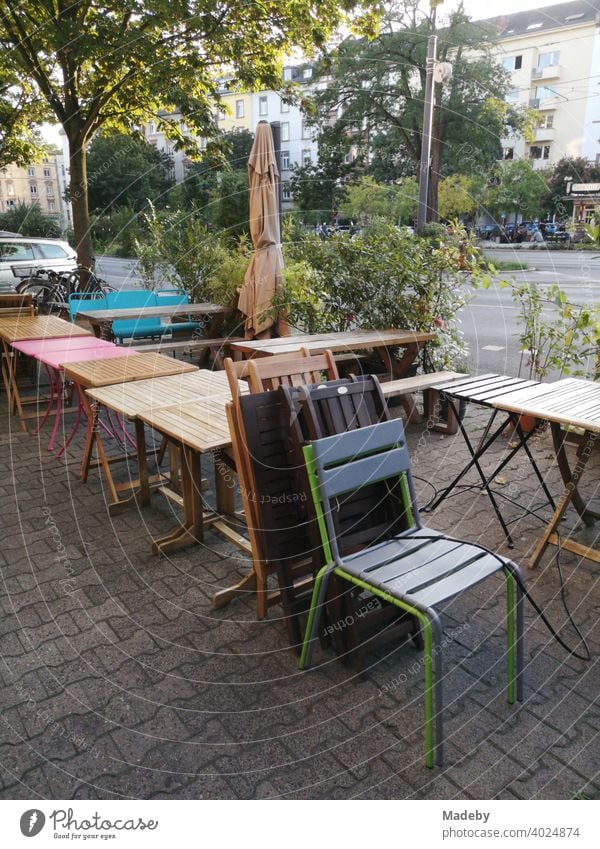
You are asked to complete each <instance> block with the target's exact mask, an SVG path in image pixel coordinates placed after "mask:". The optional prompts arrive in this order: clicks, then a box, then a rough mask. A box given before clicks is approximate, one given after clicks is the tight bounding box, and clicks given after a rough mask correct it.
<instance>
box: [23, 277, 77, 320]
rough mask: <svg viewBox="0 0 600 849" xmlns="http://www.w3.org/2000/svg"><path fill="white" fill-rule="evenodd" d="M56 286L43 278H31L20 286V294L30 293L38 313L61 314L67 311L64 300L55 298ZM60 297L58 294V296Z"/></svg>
mask: <svg viewBox="0 0 600 849" xmlns="http://www.w3.org/2000/svg"><path fill="white" fill-rule="evenodd" d="M56 290H57V287H56V286H53V285H52V284H51V283H47V282H45V281H43V280H37V281H36V280H31V281H30V282H29V283H26V284H25V285H24V286H22V287H21V288H20V291H19V294H20V295H31V299H32V301H33V305H34V306H35V309H36V312H37V313H38V315H51V314H52V315H61V314H62V313H64V312H65V309H66V311H67V312H68V308H67V305H66V304H65V303H64V301H60V300H57V291H56ZM58 297H59V298H60V295H59V296H58Z"/></svg>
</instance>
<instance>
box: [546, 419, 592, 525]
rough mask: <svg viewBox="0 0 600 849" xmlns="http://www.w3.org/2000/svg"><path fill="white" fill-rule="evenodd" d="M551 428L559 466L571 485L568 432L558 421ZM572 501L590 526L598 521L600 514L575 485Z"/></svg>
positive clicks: (565, 480) (562, 474) (565, 481)
mask: <svg viewBox="0 0 600 849" xmlns="http://www.w3.org/2000/svg"><path fill="white" fill-rule="evenodd" d="M551 428H552V442H553V443H554V450H555V452H556V460H557V463H558V468H559V470H560V474H561V477H562V479H563V483H564V485H565V486H569V485H570V483H571V482H572V476H571V466H570V464H569V458H568V457H567V452H566V448H565V439H566V433H565V432H564V431H563V430H562V429H561V426H560V425H559V424H556V422H551ZM572 501H573V506H574V507H575V509H576V510H577V512H578V513H579V515H580V516H581V518H582V520H583V521H584V522H585V524H586V525H587V526H588V527H591V526H592V525H593V524H594V522H595V521H596V519H600V514H598V513H595V512H594V511H593V510H589V509H588V507H587V505H586V504H585V502H584V500H583V498H582V497H581V495H580V494H579V491H578V490H577V487H575V488H574V490H573V495H572Z"/></svg>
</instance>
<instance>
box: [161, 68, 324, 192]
mask: <svg viewBox="0 0 600 849" xmlns="http://www.w3.org/2000/svg"><path fill="white" fill-rule="evenodd" d="M283 80H284V81H285V82H293V83H296V84H297V85H299V86H300V87H301V88H302V90H310V89H311V88H312V85H313V84H312V68H311V67H310V65H301V66H291V65H290V66H286V67H285V68H284V69H283ZM219 95H220V98H221V100H220V103H219V105H218V106H216V107H215V118H216V122H217V126H218V128H219V130H220V131H221V132H224V133H229V132H235V131H241V130H248V131H249V132H254V130H255V128H256V125H257V124H258V122H259V121H268V122H269V123H274V122H279V124H280V132H281V183H282V194H283V201H284V204H286V205H287V204H290V203H291V195H290V191H289V179H290V176H291V172H292V169H293V168H294V167H296V166H298V165H311V164H316V162H317V154H318V146H317V142H316V140H315V137H314V132H313V131H311V129H310V128H309V127H308V125H307V123H306V120H305V116H304V114H303V113H302V111H301V109H300V107H299V106H298V105H297V104H295V103H289V102H287V101H286V99H285V98H284V97H282V95H281V93H280V92H276V91H258V92H237V91H229V90H228V88H227V87H226V85H224V86H223V88H222V90H221V91H220V92H219ZM165 117H166V118H168V120H170V121H177V122H179V124H180V128H181V130H182V132H183V133H184V134H188V135H189V134H190V131H189V129H188V128H187V127H186V126H185V122H184V121H183V119H182V117H181V115H180V114H179V113H177V112H172V113H165ZM145 136H146V139H147V140H148V142H150V144H153V145H155V146H156V148H157V149H158V150H160V151H161V152H162V153H166V154H167V155H168V156H170V157H171V160H172V162H173V171H172V177H173V179H174V180H175V182H176V183H181V182H182V181H183V180H185V178H186V174H187V171H188V169H189V168H190V166H191V164H192V160H191V159H190V158H189V157H188V156H187V155H186V154H185V153H183V152H182V151H177V150H175V147H174V145H173V142H171V141H170V140H169V139H167V137H166V135H165V133H164V131H163V130H161V129H160V128H159V122H158V121H149V122H148V123H147V124H146V126H145ZM196 141H197V143H198V145H199V147H200V149H202V148H203V147H205V146H206V139H203V138H199V139H196Z"/></svg>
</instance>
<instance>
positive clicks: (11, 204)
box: [6, 200, 15, 209]
mask: <svg viewBox="0 0 600 849" xmlns="http://www.w3.org/2000/svg"><path fill="white" fill-rule="evenodd" d="M14 205H15V201H14V200H7V201H6V208H7V209H9V208H12V207H13V206H14Z"/></svg>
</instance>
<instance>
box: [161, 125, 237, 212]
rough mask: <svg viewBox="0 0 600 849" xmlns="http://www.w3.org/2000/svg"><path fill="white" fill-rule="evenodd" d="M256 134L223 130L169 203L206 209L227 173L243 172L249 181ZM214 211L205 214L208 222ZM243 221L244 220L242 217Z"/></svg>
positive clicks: (190, 169) (172, 194) (194, 165)
mask: <svg viewBox="0 0 600 849" xmlns="http://www.w3.org/2000/svg"><path fill="white" fill-rule="evenodd" d="M253 140H254V136H253V134H252V133H250V132H248V130H241V131H236V132H230V133H220V134H219V135H218V136H216V137H215V138H214V139H213V140H212V142H211V144H209V145H208V146H207V149H206V151H204V153H203V155H202V159H201V160H200V161H199V162H194V163H193V164H192V165H191V166H190V167H189V169H188V171H187V173H186V177H185V181H184V182H183V183H182V184H181V185H180V186H177V188H176V189H174V190H172V191H171V192H170V193H169V203H170V204H171V206H176V207H180V208H186V209H196V210H203V209H204V208H205V207H206V206H207V205H208V204H209V203H210V202H211V198H212V199H214V197H215V194H216V193H217V192H218V188H219V182H220V180H221V176H222V174H223V173H224V172H232V173H236V174H237V173H243V174H244V175H245V180H246V183H247V179H248V178H247V164H248V156H249V155H250V150H251V148H252V142H253ZM211 214H212V212H211V211H210V210H209V211H207V212H206V213H205V217H206V220H207V221H210V220H212V218H211ZM240 220H243V219H240Z"/></svg>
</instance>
